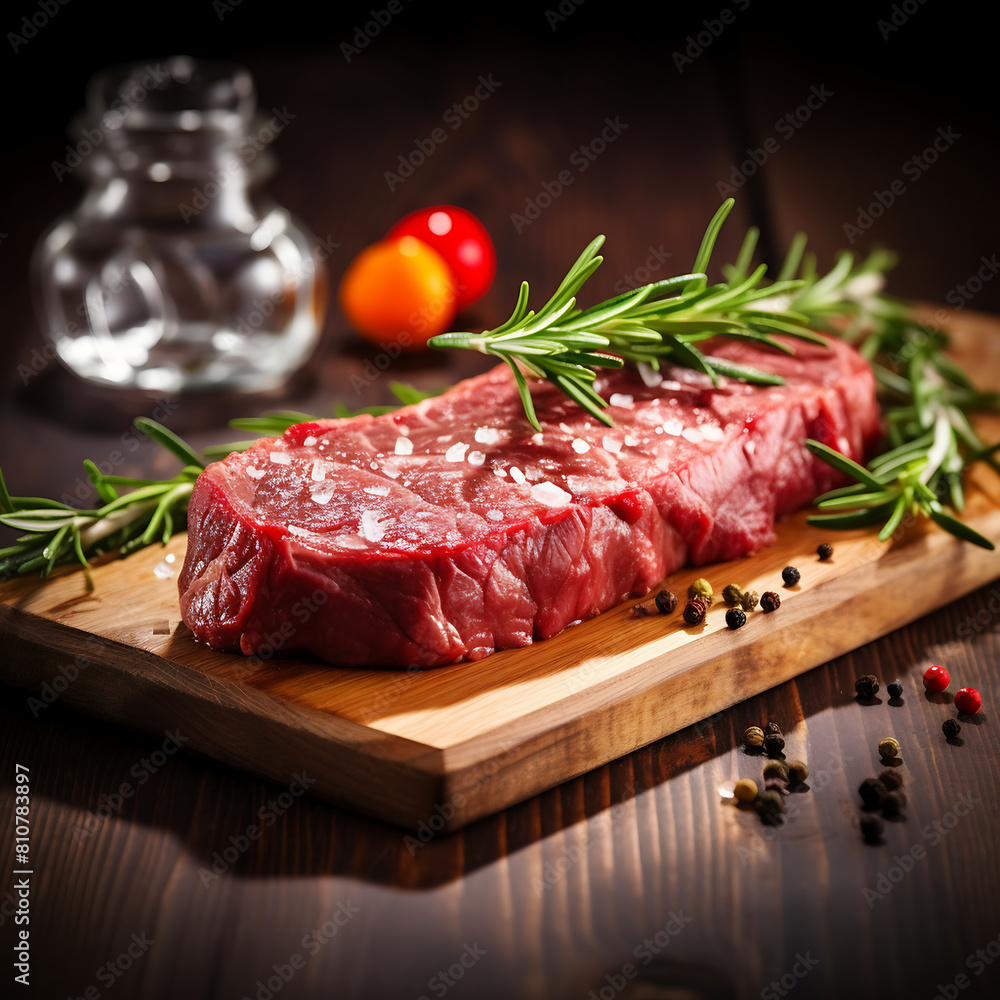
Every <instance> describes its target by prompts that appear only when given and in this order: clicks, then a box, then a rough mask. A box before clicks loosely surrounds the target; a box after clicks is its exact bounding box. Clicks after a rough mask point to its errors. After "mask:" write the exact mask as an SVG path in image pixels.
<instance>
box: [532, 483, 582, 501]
mask: <svg viewBox="0 0 1000 1000" xmlns="http://www.w3.org/2000/svg"><path fill="white" fill-rule="evenodd" d="M531 497H532V499H533V500H537V501H538V502H539V503H543V504H545V506H546V507H565V506H566V504H568V503H569V502H570V501H571V500H572V499H573V495H572V494H571V493H567V492H566V491H565V490H564V489H561V488H560V487H558V486H556V484H555V483H550V482H543V483H535V485H534V486H532V487H531Z"/></svg>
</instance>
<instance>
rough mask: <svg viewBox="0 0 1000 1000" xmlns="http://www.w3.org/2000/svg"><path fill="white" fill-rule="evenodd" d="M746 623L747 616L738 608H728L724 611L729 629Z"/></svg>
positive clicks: (740, 626)
mask: <svg viewBox="0 0 1000 1000" xmlns="http://www.w3.org/2000/svg"><path fill="white" fill-rule="evenodd" d="M746 623H747V616H746V615H745V614H744V613H743V612H742V611H740V609H739V608H730V609H729V610H728V611H727V612H726V624H727V625H728V626H729V627H730V628H731V629H738V628H743V626H744V625H746Z"/></svg>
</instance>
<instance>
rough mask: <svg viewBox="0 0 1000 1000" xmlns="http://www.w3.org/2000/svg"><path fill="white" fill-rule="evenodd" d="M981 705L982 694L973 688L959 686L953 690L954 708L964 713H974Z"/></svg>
mask: <svg viewBox="0 0 1000 1000" xmlns="http://www.w3.org/2000/svg"><path fill="white" fill-rule="evenodd" d="M982 707H983V696H982V695H981V694H980V693H979V692H978V691H977V690H976V689H975V688H959V689H958V690H957V691H956V692H955V708H957V709H958V710H959V711H960V712H964V713H965V714H966V715H975V714H976V713H977V712H978V711H979V710H980V709H981V708H982Z"/></svg>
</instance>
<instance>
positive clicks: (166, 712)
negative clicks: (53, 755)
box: [0, 315, 1000, 830]
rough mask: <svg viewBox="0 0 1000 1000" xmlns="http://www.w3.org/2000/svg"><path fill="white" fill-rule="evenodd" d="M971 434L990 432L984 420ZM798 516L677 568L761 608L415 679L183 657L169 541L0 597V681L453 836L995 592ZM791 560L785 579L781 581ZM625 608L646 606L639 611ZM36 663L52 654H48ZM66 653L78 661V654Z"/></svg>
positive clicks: (202, 655) (624, 626)
mask: <svg viewBox="0 0 1000 1000" xmlns="http://www.w3.org/2000/svg"><path fill="white" fill-rule="evenodd" d="M953 334H954V336H955V341H956V343H955V349H954V353H955V356H956V358H957V359H958V360H959V361H960V363H961V364H962V365H963V367H965V368H966V369H967V370H969V371H972V372H975V373H976V374H977V377H978V378H979V380H980V382H981V383H982V384H983V386H984V387H987V386H1000V364H998V363H997V359H996V358H994V357H993V356H992V353H991V352H993V350H994V345H995V344H996V342H997V339H998V335H1000V322H998V321H995V320H990V319H989V318H986V317H972V316H968V315H966V316H962V317H961V318H960V319H957V320H956V322H955V324H954V327H953ZM981 431H982V433H983V436H984V437H985V438H986V439H987V440H996V439H1000V420H998V419H997V418H993V417H990V418H984V419H983V421H982V425H981ZM964 516H965V518H966V520H968V522H969V523H970V524H972V525H973V526H974V527H975V528H976V529H977V530H979V531H980V532H981V533H982V534H984V535H986V536H987V537H988V538H990V539H992V540H995V541H996V542H998V543H1000V479H998V477H997V476H996V475H995V474H994V473H993V472H992V471H991V470H989V469H978V468H977V469H975V470H974V472H973V474H972V476H971V478H970V483H969V490H968V507H967V510H966V512H965V515H964ZM805 518H806V513H805V512H800V513H799V514H797V515H795V516H793V517H790V518H788V519H786V520H785V521H783V522H782V523H781V524H780V525H779V526H778V541H777V543H776V544H774V545H773V546H771V547H769V548H767V549H765V550H764V551H762V552H760V553H758V554H756V555H755V556H753V557H751V558H748V559H741V560H736V561H733V562H729V563H723V564H715V565H712V566H709V567H701V568H698V569H691V570H685V571H683V572H679V573H676V574H674V575H673V576H672V577H671V578H669V579H668V580H666V581H664V586H667V587H669V588H670V589H672V590H674V591H675V592H677V593H678V594H681V595H683V594H685V593H686V591H687V587H688V585H689V584H690V583H691V582H693V581H694V580H695V579H696V578H697V577H698V576H705V577H707V578H708V579H709V581H710V582H711V583H712V584H713V586H714V587H715V589H716V591H717V592H719V591H721V590H722V588H723V587H724V586H725V585H726V584H727V583H729V582H737V583H739V584H740V585H741V586H745V587H750V588H752V589H754V590H757V591H758V592H759V593H763V592H764V591H766V590H774V591H777V592H779V593H780V594H781V596H782V605H781V607H780V608H779V610H778V611H776V612H774V613H772V614H765V613H764V612H761V611H757V612H754V613H752V614H751V615H750V616H749V619H748V622H747V625H746V626H745V627H744V628H742V629H740V630H738V631H732V630H730V629H728V628H727V627H726V624H725V616H724V605H723V604H722V603H721V602H716V604H715V605H714V606H713V607H712V608H711V609H710V610H709V614H708V616H707V618H706V621H705V623H704V624H703V625H701V626H698V627H696V628H688V627H685V626H684V623H683V620H682V619H681V617H680V614H679V612H677V613H675V614H674V615H671V616H660V615H656V616H653V617H648V618H637V617H636V616H635V614H634V611H633V608H634V605H635V604H636V603H641V602H635V601H630V602H626V603H625V604H623V605H620V606H619V607H617V608H614V609H612V610H611V611H609V612H607V613H605V614H603V615H600V616H598V617H596V618H594V619H591V620H590V621H586V622H583V623H581V624H579V625H577V626H575V627H572V628H570V629H567V630H566V631H565V632H563V633H562V634H560V635H558V636H555V637H553V638H551V639H548V640H546V641H544V642H540V643H536V644H535V645H533V646H530V647H528V648H526V649H521V650H509V651H505V652H502V653H498V654H495V655H494V656H492V657H490V658H488V659H487V660H485V661H480V662H477V663H461V664H455V665H453V666H448V667H441V668H436V669H433V670H423V671H417V670H412V671H394V670H377V669H369V670H355V669H342V668H330V667H328V666H326V665H324V664H319V663H316V662H314V661H309V660H305V659H301V658H291V659H283V658H281V657H280V655H278V656H276V657H274V658H273V659H270V660H257V661H256V662H255V661H253V660H248V659H247V658H245V657H243V656H240V655H237V654H228V653H219V652H216V651H214V650H211V649H208V648H207V647H205V646H202V645H199V644H198V643H196V642H195V641H194V640H193V638H192V636H191V634H190V632H189V630H188V629H187V627H186V626H185V625H184V624H183V622H181V621H180V612H179V607H178V602H177V592H176V580H175V575H176V570H177V569H178V568H179V567H180V564H181V562H182V561H183V554H184V545H185V539H184V537H183V536H177V537H175V538H174V539H172V540H171V541H170V543H169V544H168V545H167V546H166V547H165V549H161V548H159V547H151V548H148V549H145V550H143V551H141V552H140V553H138V554H136V555H134V556H132V557H130V558H129V559H128V560H117V559H110V558H109V559H107V560H105V561H104V562H103V564H102V565H100V566H97V567H96V568H95V569H94V570H93V571H92V577H93V589H88V588H87V585H86V580H85V577H84V574H82V573H80V572H66V573H63V574H61V575H59V576H58V577H57V578H55V579H53V580H50V581H47V582H41V581H38V580H37V579H22V580H19V581H17V582H14V583H10V584H7V585H5V586H4V587H3V588H2V589H0V623H2V627H3V631H4V632H5V633H6V635H7V637H8V643H9V655H8V656H7V657H6V658H5V661H4V666H3V667H2V668H0V680H4V681H6V682H8V683H12V684H16V685H19V686H21V687H26V688H29V689H32V690H35V691H37V692H38V693H39V694H40V695H42V696H43V697H45V698H54V697H57V696H58V697H61V698H62V700H63V701H64V702H65V703H66V704H68V705H72V706H74V707H78V708H80V709H81V710H83V711H86V712H90V713H93V714H96V715H98V716H99V717H101V718H104V719H108V720H110V721H114V722H120V723H124V724H126V725H131V726H134V727H137V728H140V729H142V730H144V731H146V732H150V733H161V732H164V731H166V730H167V729H168V728H169V722H170V720H171V719H174V718H176V717H177V715H178V713H181V715H182V716H183V717H184V718H185V720H186V726H187V731H188V732H187V735H188V739H189V742H188V744H187V748H188V749H190V750H195V751H198V752H201V753H204V754H206V755H208V756H212V757H215V758H217V759H219V760H222V761H225V762H226V763H229V764H233V765H235V766H238V767H242V768H245V769H247V770H249V771H251V772H253V773H255V774H260V775H262V776H265V777H268V778H271V779H273V780H276V781H279V782H282V783H287V782H288V781H289V780H291V777H292V775H293V774H294V773H295V769H296V767H297V762H299V761H301V760H302V758H303V754H306V755H308V756H309V758H310V759H311V760H314V761H315V765H314V766H315V771H316V784H315V786H314V787H312V789H311V791H312V792H313V793H314V794H318V795H321V796H323V797H325V798H327V799H329V800H330V801H332V802H334V803H337V804H341V805H346V806H348V807H351V808H356V809H358V810H360V811H362V812H365V813H367V814H369V815H372V816H375V817H377V818H380V819H384V820H387V821H389V822H394V823H397V824H399V825H401V826H404V827H407V828H409V829H411V830H417V829H419V828H421V826H422V825H423V824H426V823H427V822H429V820H430V819H431V818H432V817H433V818H435V821H436V823H443V829H446V830H451V829H457V828H460V827H461V826H464V825H466V824H467V823H469V822H471V821H472V820H475V819H478V818H481V817H482V816H486V815H489V814H490V813H493V812H497V811H498V810H500V809H503V808H505V807H506V806H509V805H512V804H514V803H515V802H518V801H521V800H523V799H525V798H528V797H530V796H532V795H535V794H537V793H538V792H540V791H544V790H545V789H547V788H551V787H553V786H555V785H558V784H560V783H562V782H564V781H566V780H568V779H570V778H573V777H576V776H577V775H580V774H583V773H585V772H586V771H589V770H592V769H593V768H595V767H598V766H600V765H602V764H605V763H607V762H608V761H610V760H614V759H616V758H618V757H621V756H623V755H624V754H626V753H629V752H631V751H633V750H635V749H637V748H639V747H642V746H645V745H647V744H649V743H651V742H653V741H655V740H657V739H660V738H662V737H664V736H666V735H669V734H670V733H673V732H676V731H678V730H679V729H682V728H684V727H685V726H688V725H691V724H692V723H695V722H698V721H699V720H701V719H704V718H707V717H709V716H711V715H714V714H715V713H717V712H719V711H721V710H723V709H725V708H728V707H729V706H731V705H734V704H736V703H738V702H740V701H743V700H745V699H746V698H748V697H750V696H752V695H755V694H759V693H760V692H762V691H764V690H767V689H768V688H771V687H774V686H775V685H778V684H780V683H782V682H784V681H787V680H789V679H791V678H793V677H795V676H797V675H798V674H800V673H802V672H803V671H806V670H809V669H811V668H812V667H815V666H817V665H818V664H820V663H823V662H826V661H827V660H830V659H832V658H834V657H836V656H838V655H841V654H843V653H845V652H848V651H850V650H851V649H854V648H856V647H857V646H858V645H860V644H862V643H864V642H869V641H871V640H873V639H876V638H878V637H879V636H882V635H884V634H886V633H887V632H889V631H891V630H893V629H896V628H899V627H900V626H902V625H905V624H907V623H909V622H911V621H914V620H915V619H917V618H919V617H921V616H922V615H925V614H927V613H928V612H930V611H932V610H934V609H936V608H938V607H940V606H942V605H943V604H944V603H946V602H948V601H951V600H954V599H955V598H956V597H960V596H962V595H964V594H966V593H969V592H970V591H972V590H974V589H976V588H977V587H980V586H982V585H983V584H985V583H988V582H990V581H991V580H993V579H995V578H996V576H997V575H998V569H1000V560H998V558H997V556H996V554H995V553H993V552H988V551H986V550H983V549H980V548H978V547H976V546H972V545H970V544H968V543H963V542H959V541H958V540H956V539H954V538H953V537H951V536H950V535H947V534H946V533H944V532H942V531H940V530H939V529H937V528H936V527H935V526H933V525H931V524H929V523H924V522H923V521H921V522H919V523H912V524H909V525H906V526H904V528H903V530H901V531H900V532H898V533H897V537H896V538H893V539H891V540H888V541H886V542H880V541H879V540H878V538H877V537H876V536H877V529H875V528H873V529H867V530H863V531H853V532H845V533H836V535H835V536H833V542H834V544H835V555H834V558H833V559H831V560H829V561H828V562H822V561H820V560H819V559H818V557H817V555H816V546H817V544H818V543H819V542H821V541H826V540H829V539H830V538H831V537H832V536H830V534H829V533H824V532H823V531H821V530H819V529H816V528H811V527H809V526H808V525H807V524H806V523H805ZM787 565H794V566H796V567H798V568H799V569H800V572H801V581H800V583H799V584H798V585H796V586H795V587H792V588H788V587H784V586H783V585H782V583H781V575H780V574H781V569H782V568H783V567H784V566H787ZM645 603H647V604H648V599H646V601H645ZM54 654H55V655H54ZM81 656H82V659H80V657H81Z"/></svg>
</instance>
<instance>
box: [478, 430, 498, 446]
mask: <svg viewBox="0 0 1000 1000" xmlns="http://www.w3.org/2000/svg"><path fill="white" fill-rule="evenodd" d="M499 440H500V432H499V431H498V430H497V429H496V428H495V427H480V428H478V429H477V430H476V443H477V444H496V443H497V442H498V441H499Z"/></svg>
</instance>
